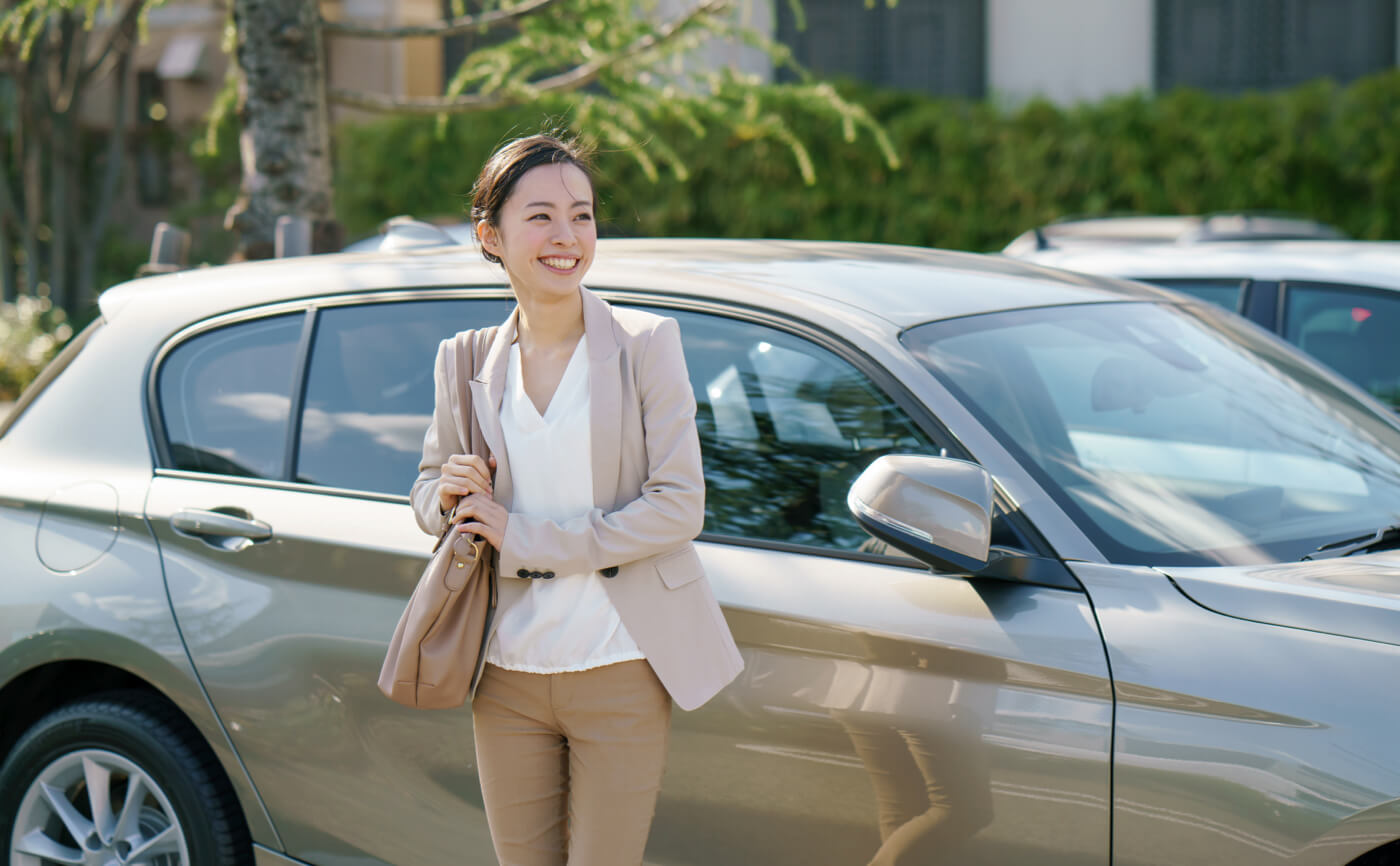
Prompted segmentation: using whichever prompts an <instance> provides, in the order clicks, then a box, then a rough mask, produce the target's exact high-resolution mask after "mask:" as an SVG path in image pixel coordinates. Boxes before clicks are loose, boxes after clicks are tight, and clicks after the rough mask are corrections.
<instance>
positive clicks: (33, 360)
mask: <svg viewBox="0 0 1400 866" xmlns="http://www.w3.org/2000/svg"><path fill="white" fill-rule="evenodd" d="M71 336H73V328H72V327H71V326H70V325H69V324H68V322H67V321H66V320H65V317H64V315H63V311H62V310H56V309H53V308H52V307H51V306H50V304H49V299H48V298H33V297H28V296H21V297H20V298H19V299H18V300H17V301H16V302H15V303H13V304H10V303H0V400H4V401H9V400H13V399H15V398H16V397H18V396H19V392H20V391H22V390H23V389H24V386H25V385H28V384H29V382H30V381H31V380H33V378H34V377H35V376H37V375H38V374H39V371H40V370H41V369H43V367H44V365H45V364H47V363H48V362H49V359H50V358H52V357H53V356H54V353H56V352H57V351H58V349H59V347H61V346H62V345H63V344H64V343H65V342H67V340H68V338H69V337H71Z"/></svg>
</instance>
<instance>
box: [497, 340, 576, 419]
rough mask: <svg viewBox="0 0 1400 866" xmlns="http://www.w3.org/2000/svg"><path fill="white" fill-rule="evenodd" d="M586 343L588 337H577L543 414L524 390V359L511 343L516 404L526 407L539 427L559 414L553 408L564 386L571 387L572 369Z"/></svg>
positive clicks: (516, 344) (515, 345)
mask: <svg viewBox="0 0 1400 866" xmlns="http://www.w3.org/2000/svg"><path fill="white" fill-rule="evenodd" d="M587 341H588V335H587V334H582V335H580V336H579V338H578V342H577V343H575V344H574V352H573V354H572V355H570V356H569V363H567V364H565V365H564V373H563V375H561V376H560V377H559V381H558V382H557V383H556V384H555V386H554V393H553V394H551V395H549V403H548V405H546V406H545V407H544V411H543V412H541V411H540V410H539V407H538V406H536V405H535V401H534V400H532V399H530V393H529V392H528V391H526V390H525V359H524V358H523V357H521V354H520V343H519V342H515V343H511V346H510V350H511V354H512V360H514V362H515V388H514V392H515V400H516V403H517V405H519V404H524V405H525V406H528V407H529V410H530V415H529V417H530V419H531V420H532V421H536V422H538V424H539V425H540V426H548V424H549V422H550V420H551V419H552V418H553V417H554V416H555V415H558V414H559V413H558V411H555V407H556V406H558V405H559V397H560V394H563V393H566V387H565V386H572V385H573V381H572V377H574V375H575V373H574V368H575V367H577V366H578V359H579V356H580V355H582V354H583V350H584V347H585V346H586V344H587ZM551 413H552V414H551Z"/></svg>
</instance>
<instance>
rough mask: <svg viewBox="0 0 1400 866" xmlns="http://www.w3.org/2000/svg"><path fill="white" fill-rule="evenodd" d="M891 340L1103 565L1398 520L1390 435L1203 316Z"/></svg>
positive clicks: (1221, 556)
mask: <svg viewBox="0 0 1400 866" xmlns="http://www.w3.org/2000/svg"><path fill="white" fill-rule="evenodd" d="M902 339H903V341H904V344H905V345H906V346H907V347H908V348H909V349H910V350H911V351H912V352H913V353H914V354H915V356H916V357H918V358H919V359H920V361H921V362H922V363H923V364H924V365H925V366H926V367H927V368H928V369H929V370H930V371H931V372H932V373H933V374H934V375H935V376H936V377H938V379H939V380H941V381H942V382H943V383H945V384H946V385H947V386H948V387H949V388H950V389H951V390H952V391H953V392H954V393H955V394H956V395H957V396H958V397H959V398H960V399H962V400H963V402H965V403H966V404H967V405H968V407H969V408H970V409H972V411H973V412H975V413H976V414H977V415H978V416H979V417H980V418H981V420H982V421H983V423H984V424H986V425H987V427H988V428H989V429H990V430H991V431H992V432H993V433H994V434H995V435H997V436H998V437H999V439H1000V441H1001V442H1002V443H1004V444H1005V445H1006V446H1007V447H1008V448H1009V449H1010V450H1011V451H1012V452H1013V453H1014V454H1016V455H1017V456H1018V457H1019V458H1020V459H1021V461H1022V462H1023V464H1025V465H1026V466H1027V468H1028V469H1029V470H1030V471H1031V472H1032V474H1034V475H1035V476H1036V477H1037V478H1038V480H1039V481H1040V482H1041V483H1042V484H1043V485H1044V486H1045V487H1046V489H1047V490H1048V491H1050V493H1051V495H1052V496H1054V497H1055V498H1056V499H1057V500H1058V501H1059V502H1060V504H1061V505H1062V506H1063V507H1064V508H1065V509H1066V510H1067V511H1068V512H1069V513H1070V514H1071V515H1072V516H1074V517H1076V518H1077V520H1078V523H1079V524H1080V526H1081V527H1083V528H1084V530H1085V531H1086V532H1087V533H1088V534H1089V536H1090V537H1091V538H1092V539H1093V541H1094V542H1095V544H1097V545H1098V547H1099V549H1100V550H1101V551H1103V553H1104V554H1105V555H1106V556H1107V557H1109V559H1111V560H1112V561H1114V562H1120V563H1126V564H1138V565H1154V566H1157V565H1204V564H1212V563H1220V564H1250V563H1258V562H1275V561H1283V560H1295V559H1298V558H1299V557H1301V556H1302V555H1303V554H1305V553H1307V552H1309V551H1310V550H1313V549H1315V548H1316V547H1318V546H1319V545H1321V544H1324V543H1327V542H1331V541H1335V540H1337V539H1339V538H1345V537H1348V536H1355V535H1359V534H1362V533H1364V532H1369V531H1373V530H1374V529H1375V528H1376V527H1378V526H1382V525H1385V524H1391V523H1395V522H1396V521H1397V517H1400V426H1397V424H1396V423H1395V422H1394V421H1392V420H1391V419H1390V418H1388V417H1387V416H1386V414H1385V413H1384V412H1383V410H1378V409H1377V408H1376V407H1374V406H1373V405H1371V404H1369V403H1367V402H1364V401H1363V400H1360V399H1357V398H1356V397H1354V396H1353V395H1352V394H1350V393H1348V392H1347V391H1345V390H1343V389H1341V388H1339V387H1337V386H1335V385H1333V384H1332V383H1331V381H1330V380H1329V379H1328V378H1327V377H1326V376H1325V375H1324V374H1322V373H1321V372H1320V371H1319V369H1318V368H1316V367H1314V366H1313V365H1312V364H1311V363H1309V362H1308V361H1306V360H1305V359H1303V358H1302V357H1301V356H1300V355H1298V354H1297V353H1296V351H1294V350H1290V349H1289V348H1288V347H1287V346H1286V345H1285V344H1283V343H1282V342H1281V341H1279V340H1277V339H1276V338H1274V337H1272V336H1270V335H1268V334H1265V333H1264V332H1263V331H1260V330H1259V329H1257V328H1255V327H1254V326H1252V325H1250V324H1248V323H1247V322H1245V321H1244V320H1242V319H1239V318H1237V317H1234V316H1230V315H1229V314H1227V313H1224V312H1217V311H1216V310H1214V308H1211V307H1209V306H1207V305H1180V306H1174V305H1170V304H1156V303H1122V304H1088V305H1082V306H1067V307H1051V308H1040V309H1029V310H1016V311H1011V312H1005V313H994V314H988V315H982V316H972V317H967V318H963V319H954V320H947V321H942V322H933V323H930V324H927V325H922V326H919V327H916V328H913V329H911V330H909V331H907V332H905V334H904V336H903V338H902Z"/></svg>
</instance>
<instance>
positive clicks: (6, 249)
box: [0, 135, 19, 302]
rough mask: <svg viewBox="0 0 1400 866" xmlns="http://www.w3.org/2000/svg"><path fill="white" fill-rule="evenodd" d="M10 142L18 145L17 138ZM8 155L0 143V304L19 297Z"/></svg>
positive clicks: (16, 227)
mask: <svg viewBox="0 0 1400 866" xmlns="http://www.w3.org/2000/svg"><path fill="white" fill-rule="evenodd" d="M14 138H15V141H12V142H11V150H12V149H13V148H14V147H15V146H17V145H18V138H19V136H18V135H16V136H15V137H14ZM10 165H11V162H10V155H9V153H7V152H6V148H5V146H4V144H3V143H0V302H4V301H13V300H14V299H15V298H16V297H18V296H19V279H18V277H17V275H16V273H15V245H16V243H18V241H19V211H18V209H16V207H15V194H14V191H13V190H12V189H11V188H10V178H9V170H10Z"/></svg>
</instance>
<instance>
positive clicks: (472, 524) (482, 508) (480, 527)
mask: <svg viewBox="0 0 1400 866" xmlns="http://www.w3.org/2000/svg"><path fill="white" fill-rule="evenodd" d="M453 517H454V518H456V519H458V520H460V521H461V523H459V525H458V530H459V531H461V532H475V533H476V534H478V535H480V536H481V537H482V538H485V539H486V540H487V541H488V542H490V543H491V545H492V546H493V547H495V548H496V549H497V550H499V549H500V547H501V542H502V541H503V540H504V538H505V534H506V522H507V520H508V519H509V518H510V513H509V512H507V511H506V509H505V506H503V505H501V504H500V503H499V502H497V501H495V500H494V499H492V498H491V497H489V496H483V495H481V494H472V495H470V496H466V497H464V498H463V499H462V501H461V502H459V503H457V510H456V512H454V514H453Z"/></svg>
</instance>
